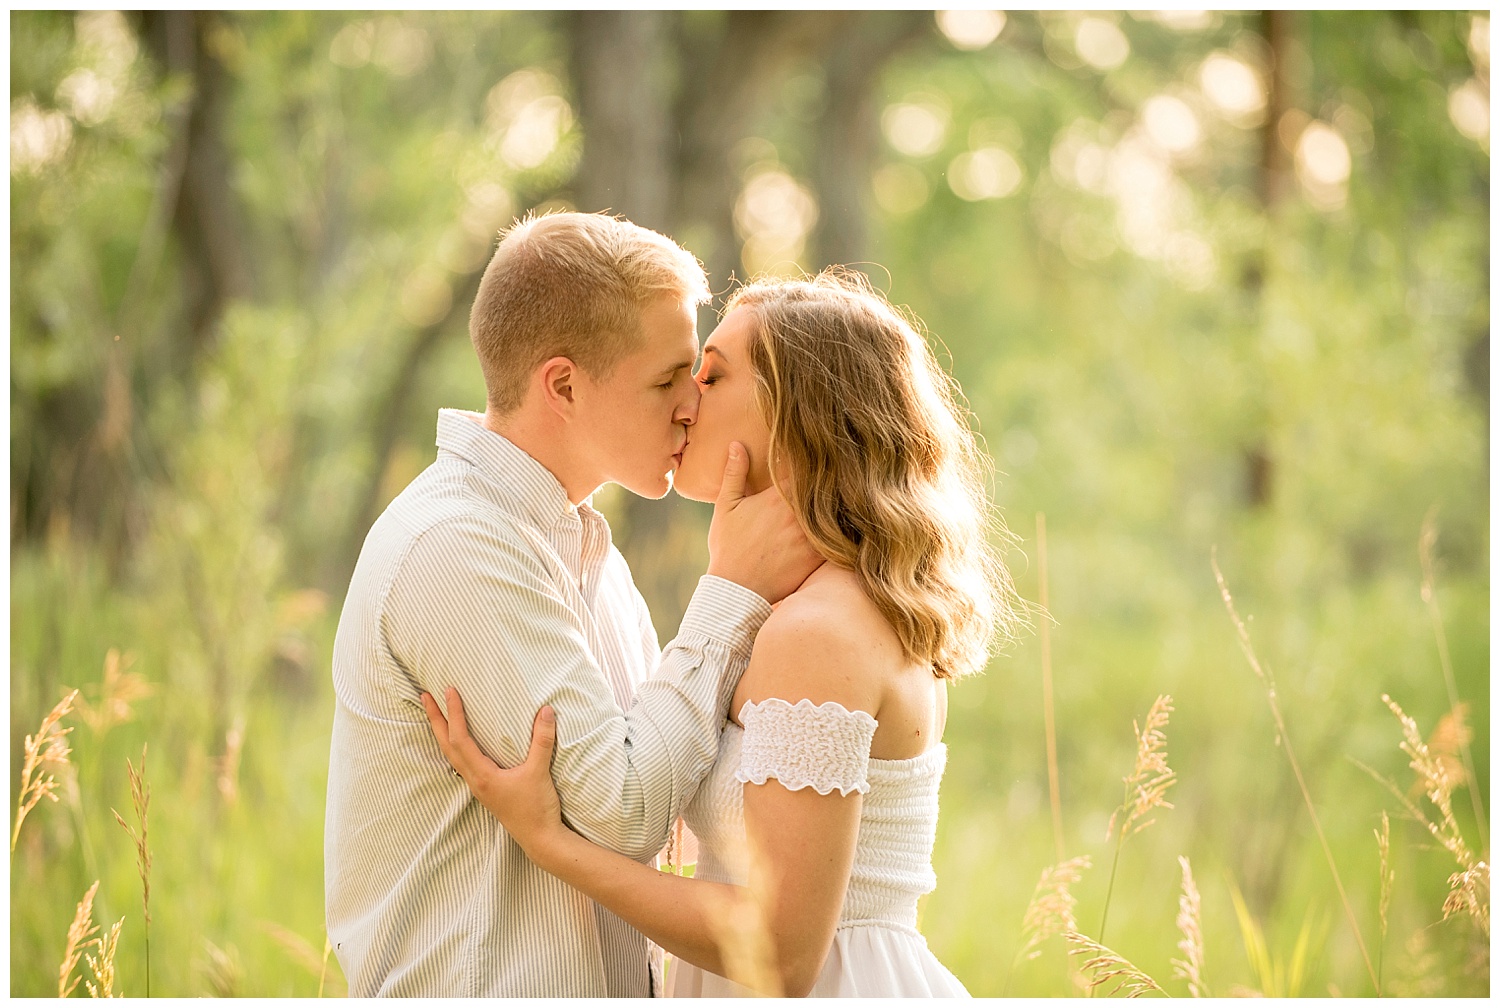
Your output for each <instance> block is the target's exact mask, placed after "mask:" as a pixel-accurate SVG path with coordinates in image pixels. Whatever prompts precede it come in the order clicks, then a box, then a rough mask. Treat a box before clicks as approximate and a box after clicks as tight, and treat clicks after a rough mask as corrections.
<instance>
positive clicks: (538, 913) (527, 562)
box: [324, 410, 770, 996]
mask: <svg viewBox="0 0 1500 1008" xmlns="http://www.w3.org/2000/svg"><path fill="white" fill-rule="evenodd" d="M481 421H482V417H480V416H479V415H477V414H472V413H465V412H460V411H457V410H443V411H441V412H440V413H439V415H438V436H437V444H438V457H437V461H435V462H434V463H433V464H432V465H431V466H430V467H429V468H428V469H427V470H425V471H424V472H423V473H422V474H421V475H420V476H418V477H417V479H416V480H414V481H413V482H412V484H411V485H410V486H409V487H407V488H406V490H404V491H403V492H402V493H401V494H400V496H398V497H397V498H396V499H395V500H394V501H393V502H392V503H391V505H390V507H388V508H387V509H386V511H385V513H384V514H382V515H381V517H380V519H379V520H378V521H376V523H375V525H374V527H373V528H371V530H370V534H369V536H368V537H367V538H366V540H365V544H364V549H363V550H362V551H361V553H360V557H359V563H358V565H357V566H356V567H355V571H354V577H353V580H352V582H351V583H350V586H349V594H348V597H347V598H346V600H345V602H344V609H343V614H342V616H341V618H340V620H339V627H338V635H337V638H336V640H335V642H334V654H333V680H334V691H335V696H336V707H335V712H334V722H333V744H332V754H331V758H330V767H329V776H328V810H327V829H326V834H325V839H324V858H325V866H326V875H325V885H326V902H327V913H328V931H329V936H330V938H331V940H332V941H333V943H334V947H335V949H336V950H337V955H338V959H339V964H340V965H341V966H342V967H343V969H344V974H345V976H346V977H347V978H348V980H349V992H350V994H353V995H356V996H358V995H375V994H390V995H461V996H525V995H564V996H568V995H576V996H645V995H648V994H649V993H651V992H652V986H653V985H652V981H651V970H650V969H649V968H648V952H647V942H646V940H645V938H644V937H642V936H641V934H640V933H639V932H637V931H636V930H635V929H633V928H631V927H630V926H629V925H627V924H626V923H625V922H624V921H622V920H620V919H619V918H618V917H616V916H614V915H613V914H611V913H610V912H609V911H607V910H605V909H604V908H603V907H600V906H598V905H596V904H595V903H593V902H592V901H591V900H589V899H588V898H586V897H585V896H583V895H582V894H581V893H579V892H577V891H576V890H574V889H572V888H570V887H568V886H567V885H565V884H563V883H562V882H560V881H558V880H557V879H555V878H553V877H552V876H550V875H548V874H546V873H545V872H543V871H541V869H539V868H537V867H536V866H535V865H533V864H532V863H531V862H530V861H529V860H527V858H526V855H525V854H524V853H522V851H521V849H520V848H519V847H518V846H517V845H516V844H515V842H514V841H513V840H511V839H510V837H509V836H507V835H506V833H505V831H504V829H502V828H501V826H500V824H499V823H498V822H497V821H496V820H495V819H494V817H492V816H491V815H490V814H489V812H487V811H486V810H485V809H484V808H483V807H482V806H480V805H479V803H478V802H476V801H474V800H473V798H472V797H471V796H470V794H469V791H468V788H467V787H466V786H465V785H464V783H463V781H462V780H460V779H458V778H457V777H455V776H454V775H453V774H452V772H451V771H450V769H449V767H448V764H447V761H446V760H445V759H444V758H443V755H442V752H441V751H440V750H439V749H438V746H437V743H436V741H435V740H434V739H433V737H432V731H431V729H430V728H429V727H428V724H427V718H426V715H425V713H424V712H423V710H422V704H421V699H420V695H421V693H422V692H423V691H426V692H429V693H431V694H433V696H435V697H437V698H439V701H440V702H442V700H443V695H444V690H445V688H446V687H448V686H455V687H457V688H458V691H459V694H460V696H462V697H463V700H464V712H465V714H466V715H467V718H468V722H469V729H470V731H471V732H472V733H473V735H474V737H475V739H476V740H477V741H478V742H479V744H480V745H481V746H482V747H483V748H484V750H485V751H486V752H487V753H489V754H490V755H491V756H493V757H494V758H496V759H497V760H498V761H500V762H501V763H502V764H505V765H514V764H516V763H518V762H520V761H521V760H522V759H523V758H524V757H525V755H526V750H527V746H528V744H529V741H530V737H531V725H532V719H533V717H534V716H535V714H536V711H537V708H539V707H540V706H542V705H543V704H551V705H552V707H553V709H554V710H555V711H556V712H557V732H558V738H557V751H556V755H555V757H554V760H553V764H552V775H553V779H554V780H555V781H556V783H557V789H558V793H559V795H560V796H561V799H562V808H563V815H564V818H565V819H566V820H567V822H568V824H569V825H570V826H571V827H572V828H573V829H575V830H577V831H578V832H579V833H581V834H583V835H584V836H586V837H588V838H589V839H590V840H592V841H594V842H595V843H598V844H602V845H604V846H606V847H611V848H613V849H614V850H617V851H620V852H621V853H624V854H626V855H628V856H630V857H632V858H635V859H637V860H640V861H643V862H644V861H648V860H649V859H650V858H651V857H653V856H654V855H655V854H656V853H657V851H659V850H660V849H661V848H662V846H663V844H664V843H665V842H666V838H667V834H668V830H669V828H670V825H671V823H673V822H674V821H675V820H676V817H677V815H678V813H679V812H680V811H681V809H682V806H683V805H684V804H685V803H686V802H687V800H688V799H689V798H691V797H692V794H693V791H694V790H695V789H696V787H697V785H698V782H699V781H700V780H701V779H702V778H703V776H704V775H705V774H706V773H707V771H708V769H709V767H710V765H711V764H712V762H713V759H714V755H715V752H716V749H717V743H718V736H719V733H720V729H721V728H722V726H723V723H724V712H725V710H726V709H727V707H728V705H729V700H730V697H731V695H732V694H733V691H734V687H735V683H736V681H737V679H738V678H739V674H740V673H741V672H742V671H743V670H744V667H745V664H746V663H747V662H748V660H749V654H750V647H751V644H752V642H753V640H754V636H755V632H756V631H757V630H758V629H759V628H760V625H761V624H762V623H763V622H764V621H765V619H766V617H767V616H768V615H769V614H770V606H769V605H767V604H766V602H765V600H764V599H762V598H761V597H760V596H758V595H756V594H755V593H753V592H750V591H748V590H746V589H744V588H742V587H740V586H738V585H735V584H732V583H730V582H728V581H724V580H721V579H719V578H714V577H707V576H705V577H704V578H703V579H702V581H700V583H699V585H698V588H697V591H696V592H695V593H694V595H693V599H692V602H691V603H690V604H689V606H688V610H687V613H686V615H684V617H683V620H682V627H681V630H680V632H679V633H678V635H677V638H676V639H675V640H673V641H672V643H671V644H669V645H668V646H667V648H666V650H665V651H664V652H658V648H657V644H656V633H655V630H654V629H653V628H652V624H651V616H650V613H649V612H648V611H647V609H646V605H645V602H644V601H643V600H642V599H641V596H640V593H639V592H637V591H636V589H635V586H634V584H633V583H632V582H631V579H630V570H629V568H628V567H627V566H626V564H625V560H624V558H623V557H622V556H621V555H620V553H619V551H618V550H616V549H615V548H614V547H613V546H612V545H611V543H610V537H609V526H608V524H607V523H606V522H605V520H604V518H603V517H602V516H600V515H599V513H598V512H596V511H594V510H593V508H591V507H589V506H588V504H587V503H584V504H580V505H578V506H577V507H574V506H573V505H572V504H570V503H569V501H568V498H567V495H566V493H565V492H564V491H563V488H562V486H561V485H560V484H559V483H558V482H557V480H556V478H554V477H553V476H552V474H551V473H550V472H548V471H547V469H546V468H544V467H543V466H542V465H540V464H539V463H538V462H536V461H535V460H534V459H532V458H531V457H530V456H528V455H527V454H526V453H525V452H523V451H521V450H520V449H519V448H517V447H516V446H515V445H513V444H511V443H510V442H509V441H507V440H506V439H505V438H503V437H501V436H499V435H498V434H495V433H493V432H492V431H490V430H488V429H486V428H485V427H484V426H483V425H482V422H481Z"/></svg>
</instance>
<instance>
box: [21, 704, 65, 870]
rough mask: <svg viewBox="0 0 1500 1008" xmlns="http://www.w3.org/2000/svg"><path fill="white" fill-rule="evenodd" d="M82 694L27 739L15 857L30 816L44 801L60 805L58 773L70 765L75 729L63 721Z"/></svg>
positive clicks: (59, 707)
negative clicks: (56, 771) (58, 801)
mask: <svg viewBox="0 0 1500 1008" xmlns="http://www.w3.org/2000/svg"><path fill="white" fill-rule="evenodd" d="M77 699H78V691H77V690H73V691H72V692H70V693H69V694H68V695H67V696H65V697H63V698H62V699H61V700H59V701H58V702H57V706H56V707H53V708H52V710H51V711H49V712H48V713H47V716H46V717H44V718H42V724H41V727H40V728H38V729H37V733H36V734H35V735H27V736H26V741H25V742H24V744H23V745H22V751H23V754H24V755H23V757H22V763H21V791H20V795H19V797H18V798H17V799H16V825H15V828H14V829H12V830H11V834H10V849H11V852H12V853H14V852H15V849H16V841H17V840H19V839H20V837H21V823H22V822H24V821H25V820H26V815H27V813H29V812H30V811H31V810H32V809H34V808H36V806H37V803H38V802H40V801H41V800H42V799H43V798H46V799H49V800H50V801H57V778H56V776H54V774H53V770H54V769H60V768H62V767H65V766H67V765H68V756H69V755H70V754H71V753H72V752H73V750H72V749H71V748H69V746H68V740H67V735H68V733H69V732H71V731H72V730H73V728H72V726H71V725H70V726H68V727H67V728H63V727H61V724H62V719H63V718H65V717H67V716H68V715H69V714H71V713H72V711H73V703H74V701H76V700H77Z"/></svg>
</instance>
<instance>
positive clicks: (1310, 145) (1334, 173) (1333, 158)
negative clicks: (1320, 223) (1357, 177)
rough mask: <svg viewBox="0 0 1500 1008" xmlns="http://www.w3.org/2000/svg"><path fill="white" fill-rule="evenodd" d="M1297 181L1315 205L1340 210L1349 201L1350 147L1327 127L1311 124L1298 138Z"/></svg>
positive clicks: (1330, 127)
mask: <svg viewBox="0 0 1500 1008" xmlns="http://www.w3.org/2000/svg"><path fill="white" fill-rule="evenodd" d="M1296 163H1297V178H1298V180H1299V181H1300V182H1301V183H1302V188H1303V191H1304V192H1305V193H1306V194H1307V196H1308V199H1309V200H1310V202H1312V204H1313V205H1314V206H1316V207H1318V208H1319V209H1322V210H1337V209H1338V208H1340V207H1342V206H1343V205H1344V203H1345V202H1346V201H1347V199H1348V183H1349V173H1350V171H1351V169H1352V168H1353V160H1352V158H1351V157H1350V155H1349V145H1348V144H1347V143H1345V142H1344V138H1343V137H1342V136H1340V135H1339V132H1338V130H1336V129H1334V128H1333V127H1332V126H1330V125H1328V124H1327V123H1322V122H1316V121H1314V122H1310V123H1308V124H1307V126H1306V127H1305V128H1304V129H1303V130H1302V132H1301V134H1300V135H1299V136H1298V138H1297V149H1296Z"/></svg>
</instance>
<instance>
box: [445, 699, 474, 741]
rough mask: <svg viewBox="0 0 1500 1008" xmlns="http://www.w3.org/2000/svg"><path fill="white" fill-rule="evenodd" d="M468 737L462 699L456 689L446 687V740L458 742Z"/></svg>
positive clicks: (467, 725) (467, 726) (467, 723)
mask: <svg viewBox="0 0 1500 1008" xmlns="http://www.w3.org/2000/svg"><path fill="white" fill-rule="evenodd" d="M468 737H469V722H468V721H467V720H466V719H465V718H464V701H463V698H462V697H460V696H459V695H458V690H456V689H454V688H453V687H452V686H449V687H448V741H449V742H453V743H455V744H456V743H458V742H460V741H463V740H467V739H468Z"/></svg>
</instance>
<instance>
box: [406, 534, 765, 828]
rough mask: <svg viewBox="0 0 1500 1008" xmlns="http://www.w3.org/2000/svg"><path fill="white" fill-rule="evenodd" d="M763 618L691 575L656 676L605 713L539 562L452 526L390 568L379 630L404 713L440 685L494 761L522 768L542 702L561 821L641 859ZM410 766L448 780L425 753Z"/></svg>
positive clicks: (582, 645)
mask: <svg viewBox="0 0 1500 1008" xmlns="http://www.w3.org/2000/svg"><path fill="white" fill-rule="evenodd" d="M769 613H770V606H769V604H767V603H766V601H765V600H764V599H762V598H760V597H759V596H758V595H756V594H755V593H754V592H751V591H749V590H747V589H745V588H741V587H739V586H738V585H735V584H732V583H730V582H728V581H725V580H722V579H720V578H717V577H711V576H706V577H704V578H703V580H702V581H701V582H700V583H699V586H698V590H697V591H696V592H695V593H694V596H693V600H692V602H691V603H690V604H689V606H688V611H687V613H686V614H685V615H684V617H683V622H682V628H681V631H680V632H679V634H678V636H677V638H676V639H675V640H673V641H672V643H671V644H669V645H668V646H667V648H666V650H665V651H664V652H663V654H662V663H661V666H660V668H659V669H658V671H657V674H656V675H655V676H654V677H653V678H652V679H651V680H650V681H648V682H646V683H643V684H642V685H641V687H640V689H639V690H638V691H637V694H636V700H635V703H634V704H633V705H632V706H631V708H630V710H629V711H621V710H620V709H619V707H618V706H617V705H616V703H615V701H614V698H613V696H612V694H611V692H610V688H609V685H608V682H607V680H606V678H605V676H604V674H603V673H602V672H601V671H600V669H599V667H598V665H597V663H596V662H595V660H594V658H593V656H592V655H591V653H590V650H589V646H588V638H587V634H586V631H585V630H584V627H583V625H582V623H581V621H580V619H579V617H578V616H577V614H575V613H574V612H573V610H572V609H571V608H569V606H568V605H567V604H566V602H565V601H564V599H563V597H562V594H561V592H560V591H559V590H558V587H557V585H556V584H555V583H554V582H553V580H552V577H551V575H550V573H549V571H548V569H547V567H546V566H545V564H544V562H543V561H542V560H541V559H540V558H539V557H537V556H535V555H532V554H531V553H530V551H529V550H528V549H527V548H526V547H525V546H523V545H521V544H520V543H519V542H516V541H513V539H512V537H511V536H510V535H507V534H506V533H505V530H503V529H501V528H500V527H499V526H498V525H496V524H495V523H493V522H487V521H485V520H483V519H481V518H478V517H459V518H453V519H449V520H448V521H446V522H444V523H442V524H440V525H438V526H436V527H434V528H432V529H430V530H428V531H427V532H426V533H424V534H423V535H422V536H421V537H420V538H419V539H418V540H417V542H416V543H415V545H414V546H413V547H412V548H411V550H410V551H409V553H408V554H407V556H406V557H405V558H404V560H403V562H402V564H401V566H400V569H399V571H398V573H397V575H396V577H395V578H394V580H393V582H392V585H391V588H390V591H389V592H388V593H387V597H386V604H385V607H384V610H383V613H382V630H383V632H384V634H385V637H386V642H387V645H388V646H389V647H390V649H391V652H392V654H393V655H394V656H395V657H396V659H397V661H399V662H400V663H401V665H402V666H403V668H404V669H405V670H406V672H407V673H408V675H409V676H410V677H411V680H412V686H413V689H412V692H411V697H410V699H411V702H412V704H413V706H414V707H415V709H416V710H415V712H416V713H421V703H420V700H419V694H420V692H421V691H423V690H425V691H427V692H430V693H431V694H432V695H433V696H435V697H439V698H442V697H444V696H445V695H446V690H447V687H449V686H453V687H456V688H457V689H458V691H459V693H460V695H461V696H463V698H464V706H465V709H466V710H467V712H468V716H469V725H470V730H471V731H472V733H473V735H474V737H475V739H476V740H477V741H478V742H479V744H480V746H481V747H483V749H484V750H485V752H487V753H488V754H490V755H491V756H492V757H493V758H495V759H496V760H497V761H499V762H500V763H502V764H515V763H518V762H520V760H521V759H522V758H524V756H525V754H526V749H527V745H528V741H529V739H530V737H531V724H532V719H533V717H534V715H535V713H536V710H537V708H539V707H541V706H542V705H544V704H549V705H551V706H552V708H553V709H554V711H556V714H557V731H558V747H557V757H556V762H555V764H554V772H555V774H556V779H557V787H558V792H559V795H560V796H561V799H562V807H563V813H564V815H565V816H566V818H567V821H568V823H569V824H570V825H571V826H572V827H573V828H574V829H576V830H577V831H578V832H579V833H581V834H583V835H584V836H587V837H588V838H589V839H591V840H593V841H595V842H596V843H599V844H601V845H603V846H606V847H610V848H612V849H614V850H617V851H620V852H621V853H623V854H626V855H628V856H630V857H635V858H644V857H649V856H650V855H652V854H654V853H656V852H657V851H658V850H660V849H661V847H662V845H663V843H665V841H666V836H667V832H668V830H669V828H670V824H671V820H672V818H673V817H674V816H675V815H676V814H677V812H678V811H679V810H680V807H681V805H682V803H683V802H685V801H686V799H687V796H689V795H691V793H692V790H693V788H694V787H695V786H696V784H697V781H698V780H699V779H700V778H701V777H702V776H703V774H705V773H706V772H707V770H708V768H709V766H710V765H711V764H712V762H713V759H714V756H715V754H716V752H717V747H718V737H719V731H720V728H721V726H722V724H723V717H724V710H725V709H726V707H727V706H728V703H729V697H730V695H732V693H733V690H734V686H735V683H736V682H737V680H738V678H739V673H740V672H741V671H743V669H744V666H745V664H746V662H747V661H748V659H749V655H750V648H751V645H752V642H753V640H754V636H755V632H756V630H758V629H759V627H760V625H761V623H763V622H764V621H765V618H766V616H767V615H769ZM422 716H423V717H424V718H425V714H422ZM426 771H427V772H430V773H434V774H446V773H447V772H448V767H447V762H446V761H445V760H444V759H443V757H442V754H441V752H440V751H439V750H438V749H437V747H436V745H434V746H433V750H432V762H431V765H430V767H427V768H426Z"/></svg>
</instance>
